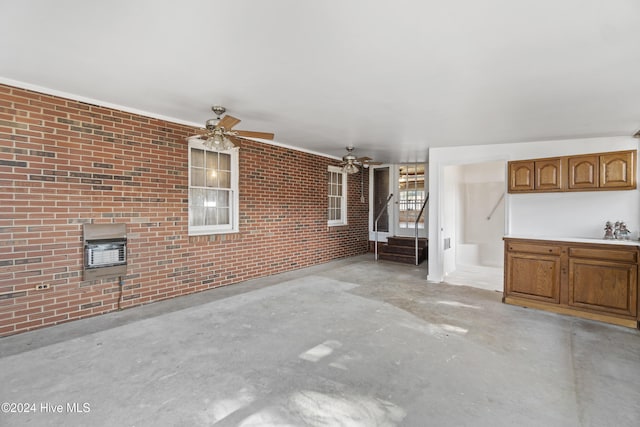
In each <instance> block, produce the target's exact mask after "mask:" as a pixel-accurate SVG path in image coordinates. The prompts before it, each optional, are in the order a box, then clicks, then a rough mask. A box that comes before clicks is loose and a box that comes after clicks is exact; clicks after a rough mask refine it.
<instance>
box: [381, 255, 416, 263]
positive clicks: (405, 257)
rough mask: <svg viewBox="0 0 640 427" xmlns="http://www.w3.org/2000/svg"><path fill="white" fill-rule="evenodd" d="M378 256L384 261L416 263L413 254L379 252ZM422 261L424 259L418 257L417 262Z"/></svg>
mask: <svg viewBox="0 0 640 427" xmlns="http://www.w3.org/2000/svg"><path fill="white" fill-rule="evenodd" d="M378 258H379V259H383V260H385V261H395V262H401V263H404V264H415V263H416V258H415V255H402V254H387V253H379V254H378ZM423 261H424V259H420V258H418V263H421V262H423Z"/></svg>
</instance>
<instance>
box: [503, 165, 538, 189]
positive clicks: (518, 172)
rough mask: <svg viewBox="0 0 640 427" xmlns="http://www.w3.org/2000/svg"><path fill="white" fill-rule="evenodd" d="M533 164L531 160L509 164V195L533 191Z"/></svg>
mask: <svg viewBox="0 0 640 427" xmlns="http://www.w3.org/2000/svg"><path fill="white" fill-rule="evenodd" d="M533 164H534V162H533V161H532V160H524V161H516V162H509V193H527V192H531V191H534V182H535V181H534V169H533Z"/></svg>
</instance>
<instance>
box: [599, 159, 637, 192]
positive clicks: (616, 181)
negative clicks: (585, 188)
mask: <svg viewBox="0 0 640 427" xmlns="http://www.w3.org/2000/svg"><path fill="white" fill-rule="evenodd" d="M635 161H636V159H635V151H621V152H617V153H607V154H602V155H601V156H600V180H599V183H600V188H610V189H612V190H625V189H634V188H636V177H635V167H634V166H635Z"/></svg>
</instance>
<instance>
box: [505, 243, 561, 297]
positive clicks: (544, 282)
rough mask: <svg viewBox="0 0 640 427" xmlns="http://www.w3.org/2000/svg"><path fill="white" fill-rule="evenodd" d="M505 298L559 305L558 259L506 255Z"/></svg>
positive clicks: (511, 253)
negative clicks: (517, 297) (525, 299)
mask: <svg viewBox="0 0 640 427" xmlns="http://www.w3.org/2000/svg"><path fill="white" fill-rule="evenodd" d="M505 282H506V283H505V284H506V287H505V296H519V297H523V298H527V299H532V300H539V301H546V302H551V303H555V304H559V303H560V257H559V256H553V255H537V254H526V253H519V252H509V253H507V265H506V281H505Z"/></svg>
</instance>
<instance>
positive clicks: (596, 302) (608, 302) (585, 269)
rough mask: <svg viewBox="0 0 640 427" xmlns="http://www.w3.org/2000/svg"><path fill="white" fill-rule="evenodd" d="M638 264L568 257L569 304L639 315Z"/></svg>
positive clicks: (601, 310)
mask: <svg viewBox="0 0 640 427" xmlns="http://www.w3.org/2000/svg"><path fill="white" fill-rule="evenodd" d="M637 276H638V267H637V265H636V264H629V263H622V262H615V261H598V260H594V259H589V260H587V259H579V258H570V259H569V305H570V306H572V307H576V308H584V309H589V310H592V311H599V312H602V313H609V314H617V315H623V316H629V317H636V315H637V314H638V297H637V292H638V277H637Z"/></svg>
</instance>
